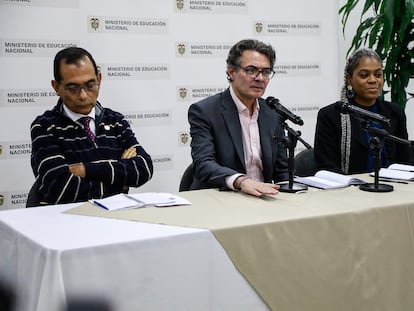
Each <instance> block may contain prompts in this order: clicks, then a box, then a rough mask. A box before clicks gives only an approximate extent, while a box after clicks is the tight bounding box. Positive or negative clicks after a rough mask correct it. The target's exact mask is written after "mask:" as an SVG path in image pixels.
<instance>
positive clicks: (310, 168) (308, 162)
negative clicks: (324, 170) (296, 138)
mask: <svg viewBox="0 0 414 311" xmlns="http://www.w3.org/2000/svg"><path fill="white" fill-rule="evenodd" d="M315 173H316V165H315V155H314V151H313V148H311V149H305V150H302V151H301V152H299V153H298V154H297V155H296V156H295V175H297V176H300V177H306V176H313V175H315Z"/></svg>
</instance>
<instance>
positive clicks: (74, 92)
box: [63, 83, 99, 95]
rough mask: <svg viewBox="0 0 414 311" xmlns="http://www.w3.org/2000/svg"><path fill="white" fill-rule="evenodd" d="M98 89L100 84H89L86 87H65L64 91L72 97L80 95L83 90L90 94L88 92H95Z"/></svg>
mask: <svg viewBox="0 0 414 311" xmlns="http://www.w3.org/2000/svg"><path fill="white" fill-rule="evenodd" d="M98 88H99V83H89V84H86V85H84V86H67V87H64V88H63V89H64V90H65V91H66V92H68V93H70V94H72V95H78V94H79V93H80V91H81V90H84V91H85V92H87V93H88V92H95V91H97V90H98Z"/></svg>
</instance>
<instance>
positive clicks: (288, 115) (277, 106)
mask: <svg viewBox="0 0 414 311" xmlns="http://www.w3.org/2000/svg"><path fill="white" fill-rule="evenodd" d="M266 104H267V105H268V106H269V107H270V108H272V109H274V110H275V111H276V112H277V113H278V114H280V115H281V116H282V117H283V118H285V119H289V120H290V121H292V122H293V123H295V124H298V125H303V120H302V118H301V117H299V116H297V115H295V114H294V113H293V112H292V111H290V110H289V109H287V108H286V107H284V106H283V105H282V104H281V103H280V101H279V99H277V98H274V97H272V96H269V97H268V98H266Z"/></svg>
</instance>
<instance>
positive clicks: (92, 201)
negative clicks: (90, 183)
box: [89, 200, 109, 211]
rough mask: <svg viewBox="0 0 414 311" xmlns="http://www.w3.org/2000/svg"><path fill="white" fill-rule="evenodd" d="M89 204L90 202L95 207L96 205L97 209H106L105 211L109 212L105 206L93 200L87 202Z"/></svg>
mask: <svg viewBox="0 0 414 311" xmlns="http://www.w3.org/2000/svg"><path fill="white" fill-rule="evenodd" d="M89 202H91V203H92V204H95V205H97V206H99V207H102V208H104V209H106V210H107V211H108V210H109V209H108V208H107V207H106V206H105V205H103V204H101V203H99V202H98V201H95V200H89Z"/></svg>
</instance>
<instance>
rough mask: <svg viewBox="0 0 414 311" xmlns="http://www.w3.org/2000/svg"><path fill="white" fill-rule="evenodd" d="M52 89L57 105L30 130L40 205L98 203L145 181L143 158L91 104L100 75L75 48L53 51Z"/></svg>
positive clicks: (115, 121)
mask: <svg viewBox="0 0 414 311" xmlns="http://www.w3.org/2000/svg"><path fill="white" fill-rule="evenodd" d="M54 78H55V79H54V80H52V86H53V88H54V89H55V91H56V94H57V95H58V96H59V100H58V103H57V105H56V106H55V107H54V108H53V109H52V110H48V111H46V112H45V113H43V114H42V115H41V116H38V117H37V118H36V119H35V120H34V121H33V123H32V125H31V137H32V155H31V165H32V169H33V173H34V175H35V177H36V179H37V182H38V184H39V186H40V189H39V192H40V197H41V204H59V203H69V202H80V201H86V200H89V199H92V198H103V197H106V196H110V195H114V194H117V193H121V192H126V191H128V189H129V187H138V186H141V185H143V184H144V183H146V182H147V181H149V180H150V179H151V177H152V173H153V165H152V160H151V157H150V155H149V154H147V153H146V151H145V150H144V148H143V147H142V146H141V145H140V144H139V143H138V141H137V139H136V138H135V135H134V133H133V131H132V129H131V128H130V126H129V123H128V122H127V120H126V119H125V118H124V116H123V115H121V114H120V113H118V112H115V111H113V110H111V109H108V108H104V107H102V105H101V104H100V103H99V102H97V98H98V95H99V88H100V82H101V79H102V75H101V73H100V72H99V70H98V67H97V65H96V63H95V60H94V59H93V57H92V55H91V54H90V53H89V52H88V51H86V50H84V49H82V48H78V47H69V48H66V49H64V50H61V51H59V52H58V53H57V54H56V56H55V59H54Z"/></svg>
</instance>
